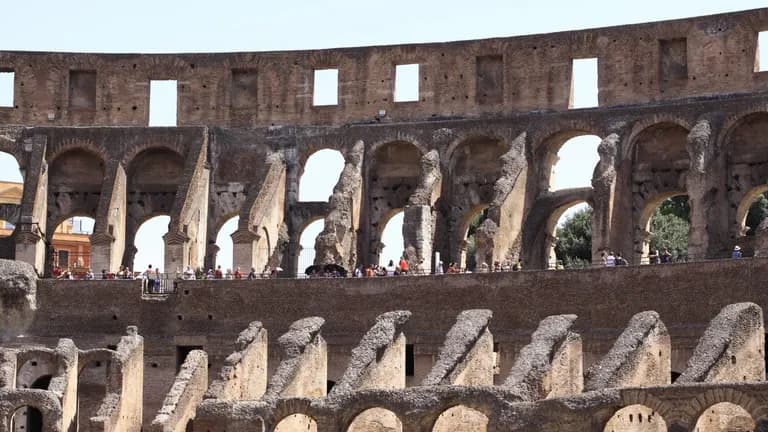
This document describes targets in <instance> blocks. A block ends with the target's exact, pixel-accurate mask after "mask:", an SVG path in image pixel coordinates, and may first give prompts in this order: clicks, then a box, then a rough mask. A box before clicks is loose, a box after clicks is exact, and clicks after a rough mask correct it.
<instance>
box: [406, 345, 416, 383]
mask: <svg viewBox="0 0 768 432" xmlns="http://www.w3.org/2000/svg"><path fill="white" fill-rule="evenodd" d="M415 373H416V358H415V357H414V354H413V344H405V376H409V377H412V376H414V374H415Z"/></svg>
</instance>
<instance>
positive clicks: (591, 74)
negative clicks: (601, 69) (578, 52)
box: [569, 57, 598, 108]
mask: <svg viewBox="0 0 768 432" xmlns="http://www.w3.org/2000/svg"><path fill="white" fill-rule="evenodd" d="M572 72H573V73H572V74H571V101H570V104H569V106H570V108H593V107H596V106H598V99H597V93H598V87H597V58H596V57H595V58H584V59H573V70H572Z"/></svg>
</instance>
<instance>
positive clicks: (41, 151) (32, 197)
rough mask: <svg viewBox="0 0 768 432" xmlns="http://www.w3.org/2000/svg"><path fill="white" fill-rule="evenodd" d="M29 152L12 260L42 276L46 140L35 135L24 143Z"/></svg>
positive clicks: (46, 177) (46, 198) (46, 172)
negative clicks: (32, 267)
mask: <svg viewBox="0 0 768 432" xmlns="http://www.w3.org/2000/svg"><path fill="white" fill-rule="evenodd" d="M24 147H25V149H26V148H28V147H29V148H31V154H30V155H29V163H28V164H27V172H26V176H25V177H24V192H23V193H22V198H21V218H20V224H19V227H17V230H16V232H17V233H16V260H18V261H23V262H26V263H29V264H32V265H33V266H34V267H35V270H36V271H37V272H38V273H41V274H42V273H44V266H45V255H46V251H47V248H46V245H45V239H44V237H45V235H46V234H45V233H46V219H47V218H46V213H47V211H48V165H47V163H46V162H45V152H46V147H47V137H45V136H43V135H37V136H35V137H33V138H31V139H29V140H27V141H25V142H24Z"/></svg>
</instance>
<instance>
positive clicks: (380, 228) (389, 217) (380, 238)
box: [376, 208, 405, 264]
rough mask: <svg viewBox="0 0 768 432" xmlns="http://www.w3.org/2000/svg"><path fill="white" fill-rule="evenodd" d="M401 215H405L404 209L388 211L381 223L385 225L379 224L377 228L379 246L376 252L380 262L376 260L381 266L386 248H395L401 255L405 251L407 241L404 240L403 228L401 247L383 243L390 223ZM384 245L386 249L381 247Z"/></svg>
mask: <svg viewBox="0 0 768 432" xmlns="http://www.w3.org/2000/svg"><path fill="white" fill-rule="evenodd" d="M401 213H403V209H402V208H396V209H391V210H390V211H388V212H387V213H386V214H385V215H384V216H383V217H382V218H381V220H380V221H381V222H383V223H379V225H378V226H377V227H376V228H377V236H376V238H377V239H378V244H377V245H376V246H377V247H376V252H377V256H378V258H379V259H378V260H376V262H377V263H379V264H381V262H380V261H381V257H382V254H383V253H384V249H385V248H388V247H391V248H395V249H398V250H399V252H400V253H401V252H403V250H404V249H405V240H404V239H403V238H402V228H401V229H400V236H401V239H400V240H401V243H400V244H399V245H394V244H386V243H384V242H383V240H384V231H385V230H386V229H387V227H388V226H389V223H390V222H391V221H392V218H394V217H395V216H397V215H398V214H401ZM382 244H383V245H384V247H380V245H382Z"/></svg>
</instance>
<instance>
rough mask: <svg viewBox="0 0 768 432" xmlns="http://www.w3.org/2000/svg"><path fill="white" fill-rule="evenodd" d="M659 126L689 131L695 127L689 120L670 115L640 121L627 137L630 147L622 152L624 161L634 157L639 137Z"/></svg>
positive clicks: (633, 126)
mask: <svg viewBox="0 0 768 432" xmlns="http://www.w3.org/2000/svg"><path fill="white" fill-rule="evenodd" d="M659 125H675V126H678V127H681V128H683V129H685V130H687V131H690V130H691V128H692V127H693V125H692V124H691V122H689V121H688V120H686V119H684V118H682V117H679V116H675V115H668V114H657V115H653V116H651V117H648V118H645V119H642V120H639V121H637V122H635V123H634V124H633V125H632V127H631V129H630V131H629V134H628V135H627V140H626V142H627V143H629V145H627V146H626V147H625V148H624V151H623V152H622V159H626V158H628V157H631V156H632V155H634V152H635V146H636V142H637V138H638V136H640V135H641V134H642V133H644V132H646V131H647V130H652V129H653V128H655V127H657V126H659Z"/></svg>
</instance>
